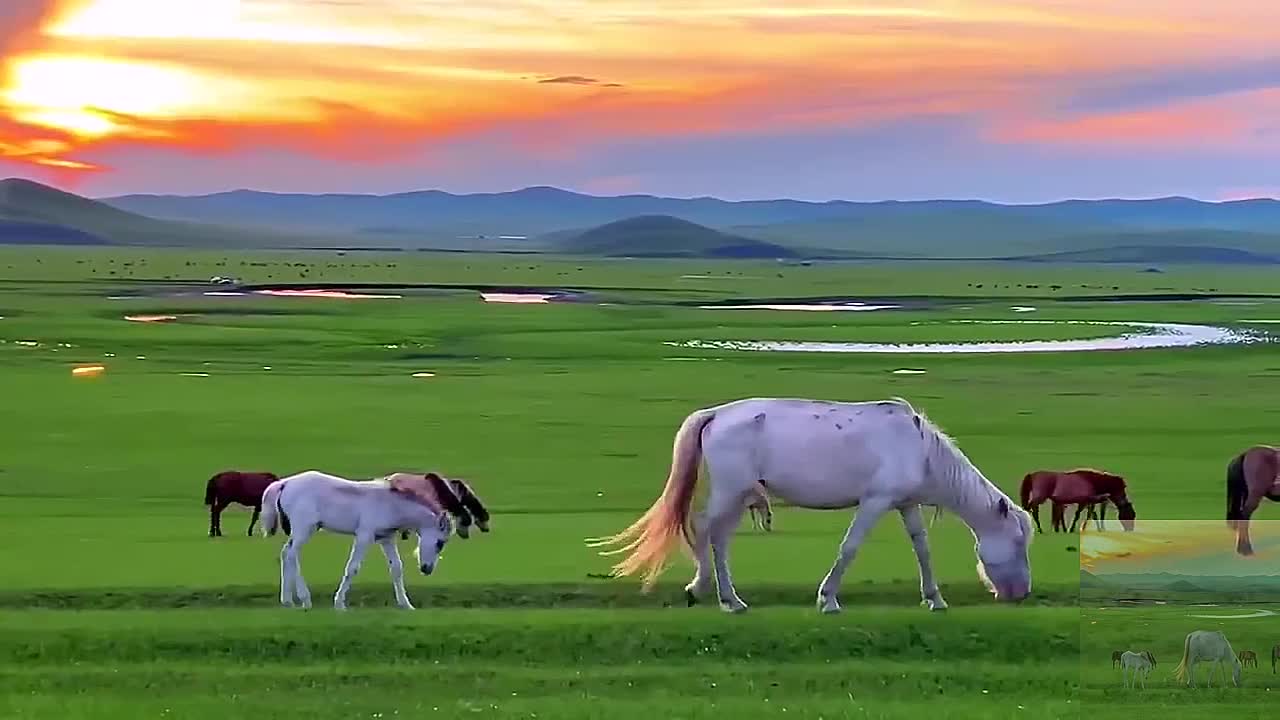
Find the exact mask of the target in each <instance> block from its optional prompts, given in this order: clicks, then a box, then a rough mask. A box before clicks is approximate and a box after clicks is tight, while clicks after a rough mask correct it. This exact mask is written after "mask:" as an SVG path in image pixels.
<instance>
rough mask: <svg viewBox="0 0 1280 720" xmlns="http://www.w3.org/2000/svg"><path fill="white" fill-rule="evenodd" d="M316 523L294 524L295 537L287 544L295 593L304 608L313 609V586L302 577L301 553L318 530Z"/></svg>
mask: <svg viewBox="0 0 1280 720" xmlns="http://www.w3.org/2000/svg"><path fill="white" fill-rule="evenodd" d="M317 529H318V528H317V526H316V525H304V526H301V527H299V526H298V525H296V524H295V525H294V526H293V537H292V538H290V539H289V542H288V543H286V544H285V547H286V548H287V549H288V552H289V571H290V573H292V580H293V594H294V596H296V597H297V598H298V602H300V603H301V604H302V608H303V609H304V610H310V609H311V588H309V587H307V581H306V580H305V579H304V578H303V577H302V561H301V559H300V558H299V555H300V554H301V551H302V546H303V545H304V544H306V542H307V541H308V540H310V539H311V536H312V535H314V534H315V532H316V530H317Z"/></svg>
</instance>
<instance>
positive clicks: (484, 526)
mask: <svg viewBox="0 0 1280 720" xmlns="http://www.w3.org/2000/svg"><path fill="white" fill-rule="evenodd" d="M476 527H478V528H480V532H489V521H488V520H477V521H476Z"/></svg>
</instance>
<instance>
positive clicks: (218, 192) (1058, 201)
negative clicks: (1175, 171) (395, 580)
mask: <svg viewBox="0 0 1280 720" xmlns="http://www.w3.org/2000/svg"><path fill="white" fill-rule="evenodd" d="M14 180H17V181H23V182H29V183H32V184H35V185H42V186H44V187H48V188H52V189H55V190H60V191H61V192H66V193H69V194H73V195H78V193H74V192H72V191H70V190H63V189H61V188H58V187H57V186H55V185H51V184H49V183H45V182H41V181H39V180H32V179H31V178H27V177H21V176H16V175H14V176H10V177H7V178H3V179H2V180H0V182H10V181H14ZM529 191H554V192H559V193H565V194H569V195H577V196H579V197H586V198H593V199H603V200H610V199H625V198H644V199H653V200H677V201H699V200H701V201H708V200H709V201H714V202H723V203H731V204H746V203H769V202H793V203H803V204H806V205H837V204H856V205H887V204H893V203H902V204H911V203H915V204H922V203H981V204H986V205H996V206H1000V207H1040V206H1046V205H1058V204H1063V203H1072V202H1077V203H1097V202H1157V201H1162V200H1163V201H1168V200H1186V201H1190V202H1198V203H1205V204H1209V205H1229V204H1233V203H1247V202H1260V201H1261V202H1268V201H1269V202H1280V198H1278V197H1270V196H1265V195H1258V196H1253V197H1242V198H1231V199H1226V200H1224V199H1212V200H1210V199H1205V198H1200V197H1194V196H1191V195H1153V196H1143V197H1132V196H1131V197H1118V196H1105V197H1063V198H1058V199H1056V200H1044V201H1040V202H1021V203H1019V202H1004V201H1001V200H992V199H987V198H960V197H927V198H884V199H879V200H853V199H849V198H832V199H828V200H803V199H799V198H792V197H782V196H779V197H760V198H741V199H727V198H723V197H719V196H715V195H690V196H680V195H657V194H654V193H623V194H618V195H599V194H595V193H590V192H584V191H581V190H573V189H569V188H564V187H559V186H556V185H526V186H524V187H519V188H512V189H507V190H482V191H474V192H453V191H449V190H443V189H440V188H417V189H409V190H397V191H393V192H384V193H378V192H357V191H338V190H331V191H315V192H303V191H291V190H261V189H256V188H251V187H244V186H241V187H234V188H227V189H224V190H215V191H212V192H203V193H173V192H162V191H149V192H128V193H112V194H105V195H80V197H84V198H89V199H91V200H111V199H116V198H124V197H138V196H151V197H177V198H208V197H214V196H217V195H231V194H235V193H254V194H260V195H293V196H307V197H325V196H342V197H366V198H388V197H398V196H404V195H419V194H428V193H436V194H442V195H449V196H452V197H474V196H480V195H512V194H516V193H521V192H529Z"/></svg>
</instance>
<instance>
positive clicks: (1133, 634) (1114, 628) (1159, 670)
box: [1080, 604, 1280, 717]
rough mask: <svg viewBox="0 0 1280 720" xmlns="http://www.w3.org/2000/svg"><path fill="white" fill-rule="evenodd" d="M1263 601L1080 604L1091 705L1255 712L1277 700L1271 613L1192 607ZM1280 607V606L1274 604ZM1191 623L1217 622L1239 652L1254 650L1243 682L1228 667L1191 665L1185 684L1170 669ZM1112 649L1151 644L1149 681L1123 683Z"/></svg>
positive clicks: (1084, 694)
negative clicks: (1235, 681) (1133, 685)
mask: <svg viewBox="0 0 1280 720" xmlns="http://www.w3.org/2000/svg"><path fill="white" fill-rule="evenodd" d="M1259 607H1260V606H1258V605H1247V606H1242V607H1231V606H1229V605H1221V606H1218V607H1196V606H1194V605H1185V604H1180V605H1175V604H1169V605H1141V606H1137V607H1114V606H1094V605H1085V606H1083V607H1082V608H1081V610H1080V617H1081V632H1080V686H1081V687H1080V693H1081V699H1082V701H1083V702H1085V703H1086V704H1088V705H1089V706H1094V705H1097V706H1105V707H1110V708H1114V709H1115V710H1116V711H1123V710H1126V709H1127V711H1128V712H1130V713H1132V712H1135V711H1137V710H1139V709H1141V710H1144V711H1147V710H1149V711H1151V712H1154V713H1160V712H1177V713H1178V715H1176V717H1189V716H1191V714H1193V713H1194V714H1202V713H1212V714H1215V715H1217V714H1222V715H1223V716H1230V717H1260V716H1262V715H1260V713H1263V714H1265V713H1267V712H1268V711H1269V708H1270V707H1271V706H1273V705H1274V703H1275V695H1276V693H1277V692H1280V675H1276V674H1274V673H1273V672H1272V669H1271V667H1270V657H1271V647H1272V646H1273V645H1276V644H1277V643H1280V630H1278V629H1277V628H1276V619H1275V617H1274V616H1266V617H1249V618H1232V619H1213V618H1203V617H1196V616H1197V615H1246V614H1249V613H1250V612H1253V611H1256V610H1257V609H1258V608H1259ZM1271 607H1272V609H1277V610H1280V607H1277V606H1275V605H1272V606H1271ZM1193 630H1221V631H1222V632H1223V634H1225V635H1226V636H1227V640H1228V641H1229V642H1230V643H1231V646H1232V649H1233V650H1235V651H1236V652H1237V653H1239V652H1241V651H1243V650H1253V651H1254V652H1255V653H1256V654H1257V656H1258V667H1256V668H1255V667H1253V665H1252V664H1251V665H1249V666H1248V667H1246V668H1243V669H1242V673H1241V686H1240V687H1238V688H1237V687H1232V686H1231V670H1230V668H1229V667H1228V668H1226V670H1227V673H1226V675H1225V679H1226V685H1225V686H1224V684H1223V680H1224V676H1223V675H1222V674H1221V672H1222V670H1220V669H1214V670H1213V678H1212V681H1211V682H1212V686H1207V685H1206V681H1209V673H1210V670H1209V668H1210V666H1209V665H1207V664H1200V665H1197V666H1196V675H1195V681H1196V685H1197V687H1195V688H1188V687H1186V685H1184V684H1183V683H1182V682H1179V681H1178V680H1177V679H1176V678H1175V677H1174V671H1175V669H1176V668H1177V666H1178V662H1179V660H1180V659H1181V658H1182V651H1183V642H1184V639H1185V638H1186V636H1187V633H1189V632H1191V631H1193ZM1113 650H1122V651H1123V650H1134V651H1138V650H1150V651H1151V652H1152V654H1154V655H1155V657H1156V668H1155V669H1154V670H1153V671H1152V673H1151V674H1150V675H1149V676H1148V677H1147V680H1146V689H1142V688H1138V689H1129V688H1125V687H1123V679H1122V677H1121V673H1120V670H1119V669H1117V668H1112V665H1111V653H1112V651H1113Z"/></svg>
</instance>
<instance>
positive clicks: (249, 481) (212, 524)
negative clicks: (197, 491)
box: [204, 470, 280, 537]
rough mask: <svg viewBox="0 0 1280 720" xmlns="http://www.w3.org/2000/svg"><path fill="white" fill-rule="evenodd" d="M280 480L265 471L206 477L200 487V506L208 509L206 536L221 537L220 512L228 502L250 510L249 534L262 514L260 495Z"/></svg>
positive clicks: (226, 472) (229, 471) (223, 473)
mask: <svg viewBox="0 0 1280 720" xmlns="http://www.w3.org/2000/svg"><path fill="white" fill-rule="evenodd" d="M279 479H280V478H279V477H278V476H277V475H275V474H274V473H269V472H240V471H238V470H226V471H224V472H220V473H218V474H217V475H214V476H213V477H211V478H209V482H208V483H206V484H205V486H204V504H205V505H208V506H209V537H222V511H223V510H226V509H227V506H228V505H230V504H231V503H239V504H240V505H244V506H245V507H251V508H253V517H251V518H249V532H248V534H249V535H253V526H254V524H256V523H257V522H258V515H259V514H260V513H261V512H262V493H263V491H264V490H266V489H267V486H268V485H270V484H271V483H273V482H275V481H276V480H279Z"/></svg>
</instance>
